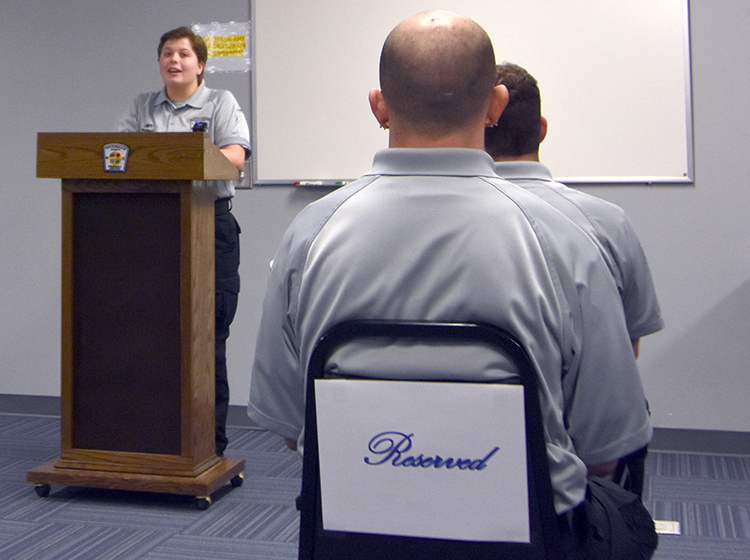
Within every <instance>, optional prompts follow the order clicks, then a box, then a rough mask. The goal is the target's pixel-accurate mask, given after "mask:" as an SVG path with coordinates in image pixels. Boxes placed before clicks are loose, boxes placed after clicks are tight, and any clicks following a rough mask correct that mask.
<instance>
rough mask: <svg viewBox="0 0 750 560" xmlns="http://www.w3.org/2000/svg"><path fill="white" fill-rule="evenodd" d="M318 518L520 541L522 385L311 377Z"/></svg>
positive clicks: (359, 526)
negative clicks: (320, 512)
mask: <svg viewBox="0 0 750 560" xmlns="http://www.w3.org/2000/svg"><path fill="white" fill-rule="evenodd" d="M315 396H316V409H317V423H318V447H319V456H320V478H321V496H322V509H323V527H324V528H325V529H326V530H331V531H351V532H366V533H378V534H390V535H404V536H413V537H428V538H442V539H454V540H470V541H508V542H529V522H528V491H527V480H526V433H525V424H524V403H523V387H521V386H519V385H495V384H486V383H429V382H413V381H380V380H352V379H318V380H316V381H315Z"/></svg>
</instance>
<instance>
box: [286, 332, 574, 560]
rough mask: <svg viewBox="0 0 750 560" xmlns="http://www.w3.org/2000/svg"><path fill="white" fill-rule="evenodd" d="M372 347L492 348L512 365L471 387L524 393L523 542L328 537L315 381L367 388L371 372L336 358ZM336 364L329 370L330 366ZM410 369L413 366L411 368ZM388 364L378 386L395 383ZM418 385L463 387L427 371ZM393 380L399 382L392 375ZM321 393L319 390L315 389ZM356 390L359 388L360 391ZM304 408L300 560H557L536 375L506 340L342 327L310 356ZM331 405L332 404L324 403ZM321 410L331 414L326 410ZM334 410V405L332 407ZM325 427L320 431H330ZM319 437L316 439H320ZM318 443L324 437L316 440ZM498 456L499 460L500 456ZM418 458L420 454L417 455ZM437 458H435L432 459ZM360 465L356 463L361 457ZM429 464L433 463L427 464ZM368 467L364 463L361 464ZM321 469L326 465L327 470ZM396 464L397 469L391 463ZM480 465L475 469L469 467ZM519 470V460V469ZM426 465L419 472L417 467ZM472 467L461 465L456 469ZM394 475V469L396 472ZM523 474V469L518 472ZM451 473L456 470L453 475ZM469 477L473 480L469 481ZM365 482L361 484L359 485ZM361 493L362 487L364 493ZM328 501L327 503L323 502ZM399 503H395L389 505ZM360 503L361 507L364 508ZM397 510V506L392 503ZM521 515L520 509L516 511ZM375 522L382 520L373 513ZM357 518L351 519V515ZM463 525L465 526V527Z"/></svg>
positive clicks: (340, 533) (359, 533)
mask: <svg viewBox="0 0 750 560" xmlns="http://www.w3.org/2000/svg"><path fill="white" fill-rule="evenodd" d="M363 341H365V343H366V344H372V343H373V341H377V342H376V343H375V344H374V346H375V347H376V348H377V349H378V350H377V351H378V352H385V353H389V348H391V347H392V346H393V345H394V344H396V343H399V344H404V343H405V344H406V348H407V349H408V347H409V344H412V343H426V344H428V345H432V346H441V345H443V344H445V345H468V346H469V347H472V346H477V347H482V348H484V349H487V348H489V349H491V350H492V351H494V352H497V354H498V355H499V356H501V358H502V359H501V361H500V362H499V363H508V362H510V363H512V364H513V366H512V368H510V369H513V370H514V371H512V372H511V375H508V374H506V375H500V376H498V377H497V378H493V377H492V376H490V378H486V376H481V375H479V376H478V377H477V378H476V380H475V383H476V382H480V383H490V384H502V385H506V386H507V385H508V384H515V385H520V386H521V387H522V389H523V390H522V397H521V399H522V406H521V407H520V408H519V410H523V413H521V414H522V415H524V418H523V419H522V420H519V422H520V423H521V426H525V439H526V442H525V449H523V447H524V446H523V442H522V443H521V447H522V453H523V452H525V469H526V470H525V473H521V474H523V475H525V478H526V487H527V492H526V495H525V496H523V497H524V498H527V500H528V502H527V504H528V508H527V510H528V538H527V539H526V540H528V542H515V539H513V540H512V541H511V540H508V541H503V540H500V541H495V540H492V541H488V540H465V539H462V538H441V537H434V536H433V537H420V536H413V535H411V534H407V535H404V534H398V531H393V532H391V533H388V534H383V533H382V532H378V531H376V532H369V531H368V530H366V529H364V530H363V529H356V530H338V529H336V530H331V529H328V528H326V526H325V524H324V520H323V511H324V506H323V499H322V496H323V494H322V492H321V457H320V456H319V439H318V438H319V427H318V413H317V411H316V406H318V405H319V403H318V402H317V400H316V380H331V379H334V378H337V377H338V378H341V377H343V378H345V379H351V380H355V381H364V380H368V381H372V378H373V374H372V372H365V373H364V374H362V375H360V373H359V372H357V371H343V372H341V371H338V369H339V368H338V365H336V364H335V362H337V360H336V358H335V356H336V355H337V354H338V353H339V352H341V351H342V349H345V348H347V347H348V348H351V345H352V344H362V343H363ZM332 363H334V365H332ZM410 367H411V366H410ZM392 369H393V367H392V365H388V366H386V367H385V370H386V371H383V372H381V373H378V374H375V377H377V378H380V379H394V377H391V375H390V372H391V370H392ZM417 376H418V377H419V379H418V380H415V379H411V381H418V382H438V383H440V384H441V385H439V386H438V387H439V388H440V390H443V388H444V390H445V391H448V392H450V391H451V390H452V387H454V388H455V387H456V385H452V384H453V383H465V376H461V378H456V379H452V380H447V379H445V375H443V374H440V375H435V374H434V373H433V372H431V371H430V368H427V370H426V371H423V372H421V373H418V374H417ZM396 377H398V376H396ZM319 387H321V388H322V387H323V386H322V385H320V384H319ZM360 387H362V386H360ZM306 398H307V403H306V420H305V436H304V459H303V477H302V493H301V496H300V498H298V508H299V509H300V512H301V517H300V541H299V558H300V559H304V560H312V559H315V560H328V559H330V560H341V559H347V560H356V559H367V560H372V559H376V558H382V559H388V560H391V559H400V558H403V559H408V560H418V559H428V558H429V559H435V558H455V559H462V558H466V559H482V558H492V559H500V560H502V559H523V560H535V559H540V560H541V559H555V558H560V557H561V555H560V534H559V526H558V518H557V516H556V514H555V510H554V506H553V498H552V487H551V483H550V476H549V467H548V459H547V453H546V446H545V442H544V437H543V426H542V417H541V412H540V408H539V398H538V393H537V373H536V371H535V368H534V366H533V363H532V362H531V361H530V359H529V357H528V355H527V353H526V351H525V349H524V348H523V347H522V346H521V344H520V343H519V342H518V341H517V340H516V339H515V338H514V337H513V336H512V335H511V334H509V333H507V332H505V331H504V330H502V329H499V328H497V327H494V326H489V325H480V324H463V323H462V324H458V323H413V322H386V321H354V322H348V323H342V324H340V325H338V326H336V327H334V328H332V329H331V330H330V331H328V332H327V333H326V334H325V335H324V336H322V337H321V338H320V340H319V341H318V343H317V345H316V347H315V349H314V352H313V354H312V357H311V360H310V364H309V367H308V374H307V396H306ZM328 402H329V403H330V401H328ZM325 406H327V407H330V406H331V405H330V404H326V405H325ZM333 406H335V401H334V402H333ZM330 429H331V426H330V423H329V424H326V430H330ZM333 430H334V431H336V432H337V433H335V434H328V433H327V432H326V434H325V435H326V437H328V436H331V437H332V438H334V439H333V441H337V440H336V439H335V438H344V437H346V436H347V435H348V432H350V431H351V430H350V426H349V425H347V423H346V422H340V423H336V424H334V426H333ZM321 435H322V434H321ZM321 441H322V438H321ZM502 451H503V450H500V452H499V453H498V455H499V454H500V453H502ZM420 457H421V455H420ZM438 458H439V457H438ZM358 460H361V456H360V458H359V459H358ZM431 460H432V459H431ZM365 461H367V459H365ZM326 464H330V462H329V463H326ZM394 464H395V463H394ZM478 464H479V463H477V462H474V463H473V466H476V465H478ZM520 464H521V465H523V460H521V462H520ZM422 466H424V465H422ZM463 467H467V468H471V465H470V464H469V463H468V460H467V462H466V463H465V464H464V465H463V466H462V467H461V468H463ZM394 470H395V469H394ZM521 470H523V466H522V467H521ZM456 472H457V471H456ZM469 476H472V475H471V474H469ZM365 484H366V483H365V482H363V485H365ZM363 487H364V486H363ZM326 499H327V498H326ZM394 501H397V500H394ZM369 505H370V504H369V503H362V507H363V508H364V507H367V506H369ZM394 505H395V504H394ZM522 509H523V508H522ZM423 513H424V515H425V516H426V519H427V523H429V522H430V521H429V516H433V515H449V516H454V518H455V519H456V521H457V522H458V521H462V520H460V519H458V518H457V516H461V515H465V513H463V514H462V513H458V512H455V511H437V512H436V511H425V512H423ZM378 515H380V513H378ZM391 515H392V512H391V511H389V510H385V511H382V516H384V517H386V518H387V517H389V516H391ZM352 517H356V513H355V514H354V515H352ZM463 521H466V520H463Z"/></svg>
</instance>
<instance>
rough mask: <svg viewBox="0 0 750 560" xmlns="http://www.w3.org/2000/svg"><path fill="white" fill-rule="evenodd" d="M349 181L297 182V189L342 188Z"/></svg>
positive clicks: (295, 183) (295, 184)
mask: <svg viewBox="0 0 750 560" xmlns="http://www.w3.org/2000/svg"><path fill="white" fill-rule="evenodd" d="M347 183H348V181H295V182H294V186H295V187H341V186H343V185H346V184H347Z"/></svg>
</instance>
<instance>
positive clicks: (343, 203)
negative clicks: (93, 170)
mask: <svg viewBox="0 0 750 560" xmlns="http://www.w3.org/2000/svg"><path fill="white" fill-rule="evenodd" d="M362 318H368V319H378V318H382V319H403V320H427V321H470V322H484V323H491V324H495V325H498V326H500V327H502V328H505V329H507V330H509V331H510V332H512V333H514V334H515V335H516V336H517V337H518V338H519V339H520V340H521V342H522V343H523V344H524V345H525V346H526V348H527V350H528V351H529V353H530V355H531V357H532V359H533V361H534V363H535V365H536V367H537V369H538V371H539V373H540V382H539V392H540V402H541V407H542V414H543V417H544V429H545V439H546V441H547V450H548V456H549V461H550V472H551V476H552V483H553V488H554V491H555V507H556V509H557V511H558V512H559V513H562V512H565V511H567V510H569V509H571V508H573V507H575V506H576V505H577V504H579V503H580V502H581V501H583V499H584V495H585V490H586V467H585V464H598V463H604V462H607V461H611V460H614V459H616V458H618V457H621V456H623V455H626V454H627V453H630V452H632V451H635V450H636V449H639V448H640V447H642V446H644V445H645V444H647V443H648V442H649V441H650V438H651V432H652V429H651V424H650V421H649V418H648V415H647V412H646V409H645V407H644V406H643V402H644V394H643V389H642V387H641V382H640V378H639V376H638V372H637V369H636V364H635V357H634V355H633V350H632V347H631V345H630V342H629V340H628V337H627V331H626V328H625V320H624V316H623V313H622V305H621V304H620V299H619V296H618V293H617V288H616V287H615V284H614V281H613V280H612V276H611V275H610V274H609V272H608V270H607V266H606V264H605V263H604V261H603V259H602V257H601V255H600V254H599V251H598V250H597V248H596V247H595V246H594V244H593V243H592V242H591V240H590V239H589V238H588V237H587V236H586V235H585V234H584V233H583V232H582V231H581V230H580V229H579V228H578V227H577V226H575V225H574V224H573V223H572V222H571V221H570V220H568V219H567V218H566V217H565V216H564V215H563V214H561V213H560V212H558V211H557V210H555V209H554V208H552V207H551V206H550V205H549V204H546V203H545V202H543V201H542V200H541V199H539V198H538V197H536V196H534V195H532V194H530V193H528V192H526V191H524V190H523V189H521V188H520V187H517V186H514V185H512V184H510V183H508V182H506V181H504V180H502V179H500V178H499V177H498V176H497V175H496V174H495V171H494V165H493V161H492V158H490V157H489V155H487V154H486V153H485V152H483V151H481V150H468V149H387V150H382V151H380V152H378V153H377V154H376V156H375V159H374V164H373V168H372V170H371V171H370V172H369V173H368V174H366V175H364V176H363V177H361V178H360V179H359V180H357V181H355V182H354V183H352V184H350V185H347V186H345V187H342V188H341V189H338V190H337V191H334V192H333V193H331V194H329V195H328V196H326V197H323V198H322V199H320V200H318V201H316V202H314V203H312V204H310V205H309V206H307V207H306V208H305V209H304V210H303V211H302V212H301V213H300V214H299V215H298V216H297V217H296V218H295V220H294V221H293V223H292V225H291V226H290V227H289V229H288V230H287V232H286V234H285V235H284V238H283V240H282V242H281V246H280V247H279V249H278V252H277V253H276V256H275V258H274V261H273V265H272V267H271V272H270V278H269V283H268V289H267V292H266V298H265V301H264V305H263V313H262V317H261V324H260V330H259V333H258V339H257V346H256V351H255V360H254V364H253V370H252V377H251V382H250V400H249V406H248V414H249V415H250V417H251V418H252V419H253V421H254V422H256V423H257V424H258V425H260V426H262V427H265V428H267V429H269V430H271V431H273V432H275V433H278V434H280V435H283V436H284V437H287V438H291V439H298V440H299V441H300V442H301V441H302V431H303V427H304V426H303V424H304V410H305V400H304V393H305V370H306V364H307V363H308V362H309V358H310V354H311V352H312V349H313V346H314V344H315V342H316V341H317V339H318V338H319V336H320V335H321V334H322V333H324V332H325V331H327V330H328V329H329V328H330V327H332V326H333V325H335V324H337V323H340V322H342V321H346V320H351V319H362ZM584 463H585V464H584Z"/></svg>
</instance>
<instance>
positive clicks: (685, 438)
mask: <svg viewBox="0 0 750 560" xmlns="http://www.w3.org/2000/svg"><path fill="white" fill-rule="evenodd" d="M0 414H23V415H31V416H58V417H59V416H60V397H44V396H36V395H6V394H0ZM227 425H229V426H234V427H239V428H250V429H258V426H255V425H253V423H252V422H251V421H250V419H249V418H248V417H247V408H246V407H244V406H239V405H230V407H229V413H228V415H227ZM649 449H652V450H654V451H673V452H680V453H714V454H718V455H750V432H731V431H721V430H689V429H681V428H654V437H653V439H652V440H651V445H650V446H649Z"/></svg>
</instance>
